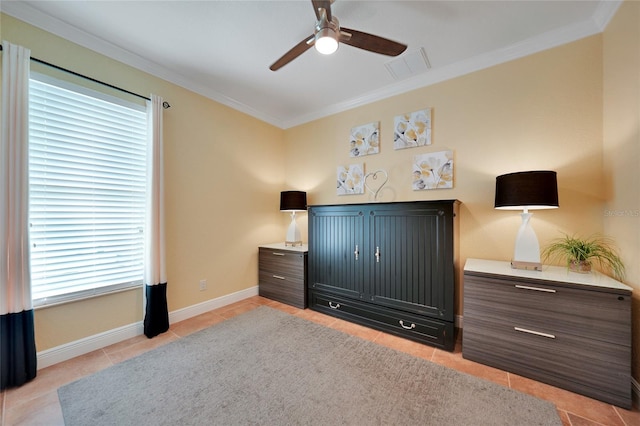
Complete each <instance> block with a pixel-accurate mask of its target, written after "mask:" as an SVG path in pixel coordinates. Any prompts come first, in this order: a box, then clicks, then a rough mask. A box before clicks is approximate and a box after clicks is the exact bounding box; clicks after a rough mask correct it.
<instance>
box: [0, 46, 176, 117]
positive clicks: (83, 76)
mask: <svg viewBox="0 0 640 426" xmlns="http://www.w3.org/2000/svg"><path fill="white" fill-rule="evenodd" d="M0 51H2V44H0ZM30 59H31V60H32V61H34V62H37V63H39V64H42V65H46V66H48V67H51V68H55V69H57V70H59V71H64V72H66V73H69V74H73V75H75V76H76V77H80V78H84V79H85V80H89V81H92V82H94V83H98V84H101V85H103V86H107V87H110V88H112V89H115V90H119V91H120V92H124V93H127V94H129V95H132V96H136V97H138V98H142V99H146V100H147V101H150V100H151V99H150V98H148V97H146V96H142V95H139V94H137V93H134V92H130V91H129V90H127V89H123V88H121V87H118V86H114V85H113V84H109V83H105V82H104V81H100V80H96V79H95V78H93V77H89V76H86V75H83V74H80V73H78V72H75V71H72V70H70V69H67V68H63V67H61V66H58V65H55V64H52V63H50V62H47V61H43V60H42V59H38V58H34V57H33V56H31V57H30ZM162 107H163V108H164V109H168V108H171V105H169V102H167V101H164V102H162Z"/></svg>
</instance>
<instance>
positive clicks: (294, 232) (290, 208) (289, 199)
mask: <svg viewBox="0 0 640 426" xmlns="http://www.w3.org/2000/svg"><path fill="white" fill-rule="evenodd" d="M305 210H307V193H306V192H303V191H282V192H281V193H280V211H281V212H291V224H289V229H287V238H286V240H285V242H284V245H285V246H288V245H290V246H296V245H302V238H301V237H300V230H299V229H298V225H297V224H296V212H300V211H305Z"/></svg>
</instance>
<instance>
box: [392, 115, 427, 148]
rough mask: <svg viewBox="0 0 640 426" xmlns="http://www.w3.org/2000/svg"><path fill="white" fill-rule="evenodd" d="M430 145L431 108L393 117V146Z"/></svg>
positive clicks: (413, 146) (412, 146)
mask: <svg viewBox="0 0 640 426" xmlns="http://www.w3.org/2000/svg"><path fill="white" fill-rule="evenodd" d="M425 145H431V108H427V109H423V110H421V111H416V112H411V113H407V114H403V115H398V116H396V117H395V118H394V119H393V148H394V149H404V148H415V147H418V146H425Z"/></svg>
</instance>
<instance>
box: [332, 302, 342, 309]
mask: <svg viewBox="0 0 640 426" xmlns="http://www.w3.org/2000/svg"><path fill="white" fill-rule="evenodd" d="M329 307H330V308H331V309H338V308H339V307H340V304H339V303H336V304H335V305H334V304H333V302H329Z"/></svg>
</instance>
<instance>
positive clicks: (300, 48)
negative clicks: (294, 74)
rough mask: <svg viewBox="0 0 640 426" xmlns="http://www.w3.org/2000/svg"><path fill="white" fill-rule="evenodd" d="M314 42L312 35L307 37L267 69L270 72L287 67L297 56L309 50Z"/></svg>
mask: <svg viewBox="0 0 640 426" xmlns="http://www.w3.org/2000/svg"><path fill="white" fill-rule="evenodd" d="M314 42H315V38H314V36H313V34H312V35H310V36H309V37H307V38H305V39H304V40H302V41H301V42H300V43H298V44H296V45H295V46H293V48H291V50H289V51H288V52H287V53H285V54H284V55H282V57H281V58H280V59H278V60H277V61H275V62H274V63H273V65H271V66H270V67H269V69H270V70H271V71H276V70H279V69H280V68H282V67H283V66H285V65H287V64H288V63H289V62H291V61H293V60H294V59H295V58H297V57H298V56H300V55H302V54H303V53H304V52H306V51H307V50H308V49H309V48H311V46H313V44H314Z"/></svg>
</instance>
